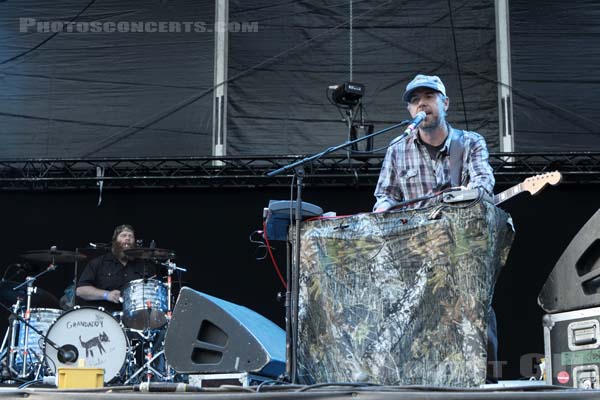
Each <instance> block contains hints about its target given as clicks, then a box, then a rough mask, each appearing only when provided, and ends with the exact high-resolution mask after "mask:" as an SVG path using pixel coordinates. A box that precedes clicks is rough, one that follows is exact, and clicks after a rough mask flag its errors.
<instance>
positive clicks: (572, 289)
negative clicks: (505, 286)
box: [538, 210, 600, 313]
mask: <svg viewBox="0 0 600 400" xmlns="http://www.w3.org/2000/svg"><path fill="white" fill-rule="evenodd" d="M538 304H539V305H540V307H542V308H543V309H544V310H545V311H546V312H548V313H556V312H563V311H569V310H576V309H581V308H589V307H597V306H599V305H600V210H598V211H596V213H595V214H594V215H593V216H592V218H590V219H589V221H588V222H586V224H585V225H584V226H583V228H581V230H580V231H579V232H578V233H577V235H575V237H574V238H573V240H572V241H571V243H569V246H568V247H567V249H566V250H565V251H564V252H563V254H562V255H561V256H560V258H559V260H558V262H557V263H556V265H555V266H554V269H553V270H552V272H551V273H550V276H549V277H548V279H547V280H546V283H544V287H543V288H542V290H541V291H540V294H539V296H538Z"/></svg>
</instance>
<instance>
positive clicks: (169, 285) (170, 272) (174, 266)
mask: <svg viewBox="0 0 600 400" xmlns="http://www.w3.org/2000/svg"><path fill="white" fill-rule="evenodd" d="M161 265H163V266H165V267H167V321H171V317H172V316H173V309H172V308H171V295H172V286H173V278H172V277H171V275H173V272H175V270H177V271H182V272H187V269H185V268H182V267H178V266H177V264H175V263H174V262H172V261H171V260H170V259H169V260H167V261H165V262H164V263H162V264H161Z"/></svg>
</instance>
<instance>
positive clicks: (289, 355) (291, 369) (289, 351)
mask: <svg viewBox="0 0 600 400" xmlns="http://www.w3.org/2000/svg"><path fill="white" fill-rule="evenodd" d="M409 122H410V121H408V120H405V121H402V122H400V123H399V124H395V125H392V126H389V127H387V128H384V129H381V130H379V131H377V132H373V133H371V134H369V135H365V136H363V137H360V138H357V139H354V140H348V141H346V142H344V143H342V144H339V145H337V146H332V147H329V148H327V149H325V150H323V151H321V152H319V153H316V154H313V155H312V156H308V157H305V158H303V159H301V160H298V161H295V162H293V163H291V164H288V165H285V166H283V167H281V168H278V169H276V170H274V171H270V172H268V173H267V174H266V176H268V177H273V176H276V175H279V174H281V173H283V172H287V171H290V170H292V169H293V170H294V175H295V177H296V201H295V203H296V204H295V206H296V207H295V216H294V222H295V224H296V225H295V226H294V242H293V249H294V258H293V260H292V265H291V271H290V268H288V271H287V273H286V280H287V282H286V283H287V290H286V293H285V332H286V343H285V347H286V349H285V350H286V363H285V365H286V371H285V373H286V377H285V378H286V379H287V380H288V381H290V382H291V383H297V379H298V371H297V368H298V354H297V352H298V301H299V295H300V292H299V285H300V244H301V243H300V223H301V222H302V187H303V186H304V173H305V171H304V167H303V165H304V164H307V163H309V162H312V161H315V160H318V159H319V158H321V157H323V156H325V155H327V154H330V153H333V152H334V151H337V150H340V149H343V148H345V147H348V146H351V145H353V144H354V143H358V142H360V141H363V140H368V139H370V138H373V137H375V136H377V135H381V134H383V133H386V132H389V131H391V130H393V129H397V128H399V127H401V126H403V125H406V124H408V123H409ZM408 135H409V133H406V132H405V133H403V134H402V135H400V136H398V137H397V138H396V139H394V141H393V143H396V142H398V141H400V140H402V139H404V138H405V137H406V136H408Z"/></svg>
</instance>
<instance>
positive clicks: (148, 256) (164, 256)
mask: <svg viewBox="0 0 600 400" xmlns="http://www.w3.org/2000/svg"><path fill="white" fill-rule="evenodd" d="M123 252H124V253H125V255H126V256H128V257H131V258H137V259H141V260H154V261H166V260H174V259H175V252H174V251H173V250H167V249H156V248H149V247H136V248H134V249H126V250H124V251H123Z"/></svg>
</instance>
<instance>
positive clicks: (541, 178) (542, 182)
mask: <svg viewBox="0 0 600 400" xmlns="http://www.w3.org/2000/svg"><path fill="white" fill-rule="evenodd" d="M561 180H562V175H561V173H560V172H558V171H554V172H547V173H545V174H541V175H536V176H532V177H531V178H527V179H525V180H524V181H523V182H521V183H519V184H518V185H515V186H513V187H511V188H510V189H507V190H505V191H503V192H500V193H498V194H497V195H495V196H494V204H495V205H498V204H500V203H503V202H505V201H506V200H508V199H510V198H511V197H514V196H516V195H518V194H519V193H521V192H529V193H531V194H532V195H534V194H536V193H537V192H539V191H540V190H542V189H543V188H544V187H545V186H546V185H548V184H550V185H553V186H554V185H557V184H558V183H559V182H560V181H561Z"/></svg>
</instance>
